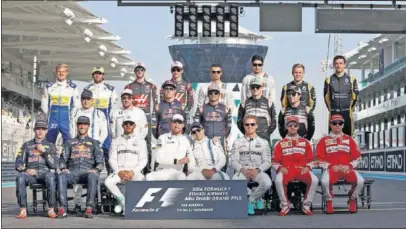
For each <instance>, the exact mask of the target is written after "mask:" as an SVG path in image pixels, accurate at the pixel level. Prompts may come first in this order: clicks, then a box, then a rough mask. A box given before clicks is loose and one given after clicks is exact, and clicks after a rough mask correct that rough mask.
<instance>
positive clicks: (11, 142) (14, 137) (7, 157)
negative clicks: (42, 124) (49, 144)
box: [1, 122, 32, 162]
mask: <svg viewBox="0 0 406 229" xmlns="http://www.w3.org/2000/svg"><path fill="white" fill-rule="evenodd" d="M31 132H32V129H26V128H25V126H22V125H19V124H10V123H4V122H2V123H1V144H2V152H1V161H2V162H13V161H14V160H15V156H16V155H15V154H16V153H17V151H18V149H19V147H21V145H22V144H23V143H24V142H26V141H28V140H29V139H30V138H31V137H32V133H31Z"/></svg>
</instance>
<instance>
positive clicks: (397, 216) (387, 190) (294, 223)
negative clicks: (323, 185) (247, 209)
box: [1, 175, 406, 228]
mask: <svg viewBox="0 0 406 229" xmlns="http://www.w3.org/2000/svg"><path fill="white" fill-rule="evenodd" d="M366 176H370V177H374V176H375V178H371V179H375V183H374V184H373V186H372V198H373V200H372V207H371V209H369V210H368V209H366V208H365V209H362V208H359V210H358V213H357V214H349V213H348V211H346V208H345V207H346V199H335V201H334V206H335V207H343V208H342V209H337V211H336V214H333V215H326V214H324V213H322V212H321V209H320V200H321V196H320V194H316V195H315V198H314V207H315V210H314V215H313V216H304V215H301V214H299V213H297V212H291V213H290V214H289V215H288V216H286V217H279V216H277V212H275V211H272V212H269V213H268V214H267V215H265V216H263V215H256V216H251V217H249V218H247V219H240V220H188V219H185V220H159V221H158V220H124V218H123V217H117V216H110V215H109V214H101V215H96V216H95V218H94V219H84V218H82V217H76V216H75V215H71V216H70V217H68V218H65V219H52V220H51V219H48V218H46V217H44V213H42V212H41V211H40V212H39V213H38V214H37V215H30V216H29V217H28V218H27V219H25V220H17V219H16V218H15V216H16V214H17V212H18V206H17V204H16V197H15V188H14V187H8V188H2V211H1V212H2V227H3V228H27V227H29V228H85V227H88V228H90V227H92V228H96V227H97V228H111V227H119V228H120V227H126V228H254V227H255V228H338V227H340V228H404V226H405V216H406V198H405V196H406V179H404V178H405V176H403V178H402V176H399V177H397V178H396V177H394V178H390V177H383V178H384V179H377V178H376V177H379V175H366ZM340 191H343V190H340ZM337 192H338V191H337ZM28 193H30V192H28ZM30 199H31V196H29V200H30ZM29 205H30V204H29ZM339 210H340V212H338V211H339ZM28 211H29V214H30V213H32V208H31V207H29V208H28Z"/></svg>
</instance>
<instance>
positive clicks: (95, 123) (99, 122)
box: [70, 107, 108, 204]
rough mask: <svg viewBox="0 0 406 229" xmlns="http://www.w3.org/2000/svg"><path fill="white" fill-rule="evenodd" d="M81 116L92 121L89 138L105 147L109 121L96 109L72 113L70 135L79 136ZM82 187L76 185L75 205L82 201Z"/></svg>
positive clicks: (74, 186)
mask: <svg viewBox="0 0 406 229" xmlns="http://www.w3.org/2000/svg"><path fill="white" fill-rule="evenodd" d="M80 116H86V117H88V118H89V120H90V125H89V131H88V134H89V137H91V138H93V139H96V140H98V141H99V142H100V143H101V145H100V148H102V146H103V142H104V141H105V140H106V138H107V136H108V130H107V125H106V122H107V119H106V116H105V115H104V113H103V112H102V111H100V110H98V109H95V108H94V107H91V108H89V109H84V108H83V107H82V108H79V109H75V110H73V111H72V114H71V119H70V135H71V136H76V135H77V134H78V130H77V124H76V122H77V120H78V118H79V117H80ZM82 190H83V189H82V185H81V184H74V185H73V191H74V192H75V204H80V203H81V200H82Z"/></svg>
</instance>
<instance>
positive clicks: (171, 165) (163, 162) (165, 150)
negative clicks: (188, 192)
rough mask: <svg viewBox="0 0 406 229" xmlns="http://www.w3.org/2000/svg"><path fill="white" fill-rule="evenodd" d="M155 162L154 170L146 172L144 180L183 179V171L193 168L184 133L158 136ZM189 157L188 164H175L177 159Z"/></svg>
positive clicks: (188, 145) (190, 149) (190, 152)
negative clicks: (156, 164)
mask: <svg viewBox="0 0 406 229" xmlns="http://www.w3.org/2000/svg"><path fill="white" fill-rule="evenodd" d="M157 147H159V148H158V149H157V152H156V155H155V163H158V166H157V168H156V169H155V172H151V173H149V174H147V176H146V180H185V179H186V175H185V173H184V172H183V171H184V170H187V169H186V168H185V166H186V167H190V169H191V170H193V169H194V168H195V166H194V162H195V159H194V157H193V152H192V147H191V145H190V141H189V139H188V138H187V137H186V136H185V135H172V134H171V133H166V134H163V135H161V136H159V138H158V142H157ZM186 156H187V157H189V160H190V162H189V164H177V160H180V159H182V158H184V157H186Z"/></svg>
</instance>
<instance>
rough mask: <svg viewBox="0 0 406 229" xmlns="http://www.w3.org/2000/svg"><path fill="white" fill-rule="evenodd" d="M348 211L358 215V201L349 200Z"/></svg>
mask: <svg viewBox="0 0 406 229" xmlns="http://www.w3.org/2000/svg"><path fill="white" fill-rule="evenodd" d="M348 210H350V212H351V213H356V212H357V201H356V200H352V199H349V200H348Z"/></svg>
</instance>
